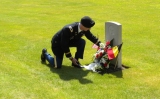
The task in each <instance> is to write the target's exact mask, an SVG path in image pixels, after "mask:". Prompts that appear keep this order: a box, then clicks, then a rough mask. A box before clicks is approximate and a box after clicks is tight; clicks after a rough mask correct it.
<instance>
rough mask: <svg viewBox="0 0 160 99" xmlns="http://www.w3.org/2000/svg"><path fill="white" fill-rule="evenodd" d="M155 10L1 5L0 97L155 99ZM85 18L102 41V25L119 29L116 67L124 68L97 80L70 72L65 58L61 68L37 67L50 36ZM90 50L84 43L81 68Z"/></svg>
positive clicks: (115, 1) (87, 2)
mask: <svg viewBox="0 0 160 99" xmlns="http://www.w3.org/2000/svg"><path fill="white" fill-rule="evenodd" d="M159 11H160V1H159V0H152V1H151V0H143V1H141V0H107V1H106V0H99V1H97V0H80V1H77V0H1V3H0V90H1V91H0V98H1V99H107V98H108V99H159V97H160V94H159V93H160V69H159V66H160V61H159V59H160V46H159V44H160V40H159V32H160V25H159V23H160V14H159ZM85 15H88V16H90V17H92V18H93V19H94V20H95V22H96V25H95V26H94V27H93V28H92V30H91V31H92V33H93V34H95V35H99V38H100V40H101V41H102V42H104V41H105V35H104V33H105V27H104V25H105V22H107V21H116V22H119V23H121V24H122V41H123V47H122V63H123V64H124V65H127V66H129V67H130V68H129V69H126V70H123V71H119V72H115V73H110V74H104V75H100V74H97V73H92V72H91V71H87V70H84V69H77V68H73V67H71V66H70V65H71V62H70V61H69V60H68V59H67V58H65V57H64V62H63V65H64V66H63V67H62V69H58V70H56V69H51V68H49V67H48V66H46V65H43V64H41V62H40V54H41V50H42V48H44V47H45V48H47V49H48V52H49V53H51V49H50V41H51V38H52V36H53V35H54V34H55V32H57V31H58V30H59V29H60V28H62V27H63V26H64V25H65V24H68V23H72V22H75V21H80V18H81V17H83V16H85ZM84 39H86V38H84ZM91 47H92V43H91V42H90V41H88V40H87V45H86V48H85V55H84V59H83V60H80V61H81V63H82V64H88V63H90V62H91V58H92V55H93V54H94V53H95V49H92V48H91ZM71 50H72V51H73V52H74V51H75V49H71ZM72 54H74V53H72Z"/></svg>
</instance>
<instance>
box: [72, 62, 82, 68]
mask: <svg viewBox="0 0 160 99" xmlns="http://www.w3.org/2000/svg"><path fill="white" fill-rule="evenodd" d="M77 64H78V65H75V64H73V63H72V66H73V67H76V68H83V67H82V66H81V64H80V63H79V62H77Z"/></svg>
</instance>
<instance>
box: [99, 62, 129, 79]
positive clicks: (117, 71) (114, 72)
mask: <svg viewBox="0 0 160 99" xmlns="http://www.w3.org/2000/svg"><path fill="white" fill-rule="evenodd" d="M128 68H130V67H128V66H125V65H123V64H122V67H121V68H117V67H115V65H113V64H110V66H109V68H107V69H103V70H101V71H100V72H99V74H101V75H104V74H106V73H107V74H112V75H114V76H116V77H117V78H123V70H125V69H128Z"/></svg>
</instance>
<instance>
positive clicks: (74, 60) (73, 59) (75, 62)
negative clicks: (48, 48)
mask: <svg viewBox="0 0 160 99" xmlns="http://www.w3.org/2000/svg"><path fill="white" fill-rule="evenodd" d="M70 60H71V61H72V63H73V64H74V65H78V64H77V62H78V61H77V59H75V58H72V59H70Z"/></svg>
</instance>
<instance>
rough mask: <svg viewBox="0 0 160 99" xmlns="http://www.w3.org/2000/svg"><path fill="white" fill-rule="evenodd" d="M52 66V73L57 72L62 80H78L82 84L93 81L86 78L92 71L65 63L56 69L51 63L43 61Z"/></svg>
mask: <svg viewBox="0 0 160 99" xmlns="http://www.w3.org/2000/svg"><path fill="white" fill-rule="evenodd" d="M42 64H44V65H46V66H47V67H49V68H50V71H51V72H52V73H56V74H58V75H59V77H60V78H61V79H62V80H65V81H69V80H78V81H79V82H80V83H81V84H88V83H93V82H92V81H91V80H89V79H87V78H85V76H87V74H88V73H89V72H90V71H84V70H83V69H80V68H74V67H72V66H65V65H63V66H62V68H61V69H55V68H53V67H51V66H50V64H46V63H42Z"/></svg>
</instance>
